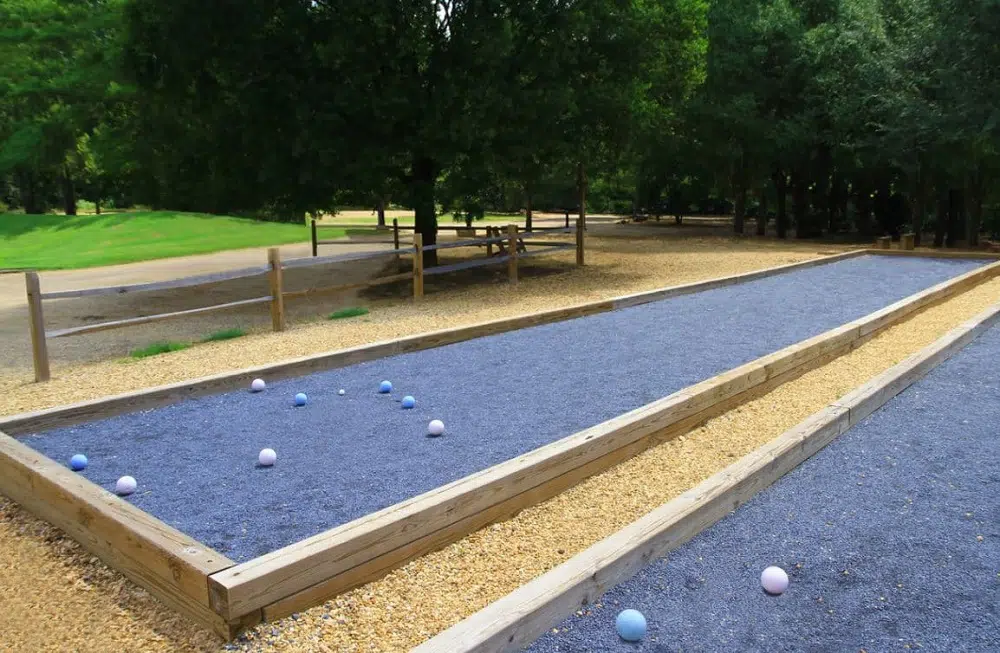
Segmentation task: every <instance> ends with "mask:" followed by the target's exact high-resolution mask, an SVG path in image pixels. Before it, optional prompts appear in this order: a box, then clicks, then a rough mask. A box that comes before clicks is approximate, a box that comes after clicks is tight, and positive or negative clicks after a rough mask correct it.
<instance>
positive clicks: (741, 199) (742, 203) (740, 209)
mask: <svg viewBox="0 0 1000 653" xmlns="http://www.w3.org/2000/svg"><path fill="white" fill-rule="evenodd" d="M735 204H736V205H735V206H734V207H733V231H734V232H735V233H736V234H737V235H740V236H742V235H743V228H744V220H745V219H746V214H747V185H746V184H745V183H743V181H742V180H741V181H740V182H739V185H738V186H737V188H736V202H735Z"/></svg>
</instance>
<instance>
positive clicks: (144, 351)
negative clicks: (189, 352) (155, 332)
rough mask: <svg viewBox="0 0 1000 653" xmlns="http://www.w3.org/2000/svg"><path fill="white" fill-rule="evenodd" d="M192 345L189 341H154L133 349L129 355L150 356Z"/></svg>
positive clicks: (132, 356)
mask: <svg viewBox="0 0 1000 653" xmlns="http://www.w3.org/2000/svg"><path fill="white" fill-rule="evenodd" d="M190 346H191V343H189V342H154V343H153V344H151V345H148V346H146V347H141V348H139V349H133V350H132V351H130V352H129V353H128V355H129V356H130V357H131V358H149V357H150V356H159V355H160V354H166V353H169V352H172V351H180V350H182V349H187V348H188V347H190Z"/></svg>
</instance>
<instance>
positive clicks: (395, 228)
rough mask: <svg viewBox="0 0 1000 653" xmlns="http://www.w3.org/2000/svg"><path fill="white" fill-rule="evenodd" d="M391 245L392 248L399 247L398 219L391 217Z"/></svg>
mask: <svg viewBox="0 0 1000 653" xmlns="http://www.w3.org/2000/svg"><path fill="white" fill-rule="evenodd" d="M392 246H393V248H394V249H399V219H398V218H393V219H392Z"/></svg>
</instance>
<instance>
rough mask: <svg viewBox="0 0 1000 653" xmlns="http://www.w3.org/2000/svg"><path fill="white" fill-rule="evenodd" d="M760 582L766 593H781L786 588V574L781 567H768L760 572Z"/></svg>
mask: <svg viewBox="0 0 1000 653" xmlns="http://www.w3.org/2000/svg"><path fill="white" fill-rule="evenodd" d="M760 584H761V585H762V586H763V587H764V591H765V592H767V593H768V594H781V593H783V592H784V591H785V590H786V589H788V574H786V573H785V570H784V569H782V568H781V567H768V568H767V569H765V570H764V571H763V572H761V574H760Z"/></svg>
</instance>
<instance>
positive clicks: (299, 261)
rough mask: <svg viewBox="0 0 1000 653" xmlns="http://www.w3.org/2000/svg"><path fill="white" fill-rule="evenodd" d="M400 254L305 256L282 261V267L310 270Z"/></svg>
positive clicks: (383, 251)
mask: <svg viewBox="0 0 1000 653" xmlns="http://www.w3.org/2000/svg"><path fill="white" fill-rule="evenodd" d="M399 254H400V252H397V251H396V250H392V249H386V250H376V251H372V252H355V253H353V254H335V255H333V256H320V257H318V258H312V257H310V256H305V257H302V258H293V259H291V260H288V261H282V262H281V267H282V268H283V269H285V270H292V269H294V268H309V267H313V266H316V265H330V264H332V263H346V262H348V261H363V260H365V259H370V258H382V257H388V256H399ZM268 269H270V268H268Z"/></svg>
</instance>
